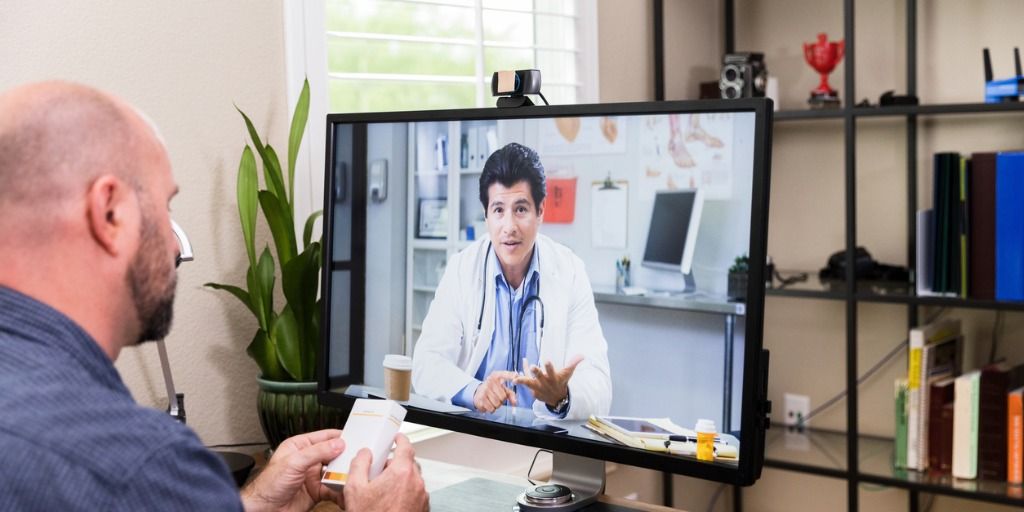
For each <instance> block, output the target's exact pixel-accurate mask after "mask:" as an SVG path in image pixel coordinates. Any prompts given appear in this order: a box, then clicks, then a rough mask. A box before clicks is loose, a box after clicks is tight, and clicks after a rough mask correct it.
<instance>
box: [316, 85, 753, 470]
mask: <svg viewBox="0 0 1024 512" xmlns="http://www.w3.org/2000/svg"><path fill="white" fill-rule="evenodd" d="M728 112H753V113H754V114H755V116H754V141H753V145H754V148H753V156H754V167H753V180H752V181H753V183H752V191H751V203H752V204H751V210H750V212H751V218H750V244H749V247H750V254H749V257H750V261H766V256H767V232H768V200H769V182H770V180H769V178H770V164H771V127H772V118H773V112H772V102H771V100H768V99H765V98H743V99H734V100H688V101H662V102H637V103H604V104H585V105H556V106H532V107H519V108H505V109H501V108H474V109H452V110H424V111H395V112H374V113H353V114H328V115H327V117H326V125H327V130H326V139H327V140H326V147H325V154H326V158H325V162H324V163H325V173H324V177H325V180H324V181H325V190H332V189H333V186H334V183H333V181H334V176H333V175H334V173H333V172H332V171H333V169H332V157H333V155H334V151H335V147H334V142H335V136H334V133H335V130H334V126H336V125H341V124H350V125H352V126H353V129H354V133H359V132H360V131H361V130H359V129H357V128H358V126H359V125H367V124H376V123H415V122H447V121H478V120H501V119H530V118H551V117H596V116H610V115H656V114H674V113H728ZM362 133H363V134H364V135H365V131H362ZM361 140H362V142H363V143H364V144H365V138H362V139H361ZM358 149H359V148H355V147H354V148H353V150H354V151H355V152H356V153H359V151H358ZM354 163H358V162H354ZM352 167H353V168H352V173H353V176H352V181H353V187H352V190H351V193H352V195H353V196H354V202H353V208H352V215H353V217H352V227H353V231H352V235H353V240H352V245H353V247H352V251H353V256H355V255H356V251H357V250H361V251H363V253H365V251H366V244H365V236H366V230H365V226H366V197H365V196H366V194H367V191H366V187H365V186H360V184H365V182H366V180H365V176H362V174H365V173H366V172H367V170H366V169H365V167H361V166H359V165H353V166H352ZM332 205H333V202H332V200H331V194H324V210H323V211H324V215H323V219H324V224H323V230H324V231H323V232H324V233H331V232H333V215H332V213H333V210H332ZM360 205H361V207H360ZM360 236H361V237H363V238H362V239H360V238H359V237H360ZM333 245H334V244H333V243H325V244H324V250H323V251H322V253H323V255H322V258H323V259H322V263H323V266H322V269H323V270H322V272H321V297H323V300H322V301H321V303H322V306H321V313H322V316H321V318H322V325H321V333H320V338H321V340H320V341H321V343H320V350H319V353H318V357H319V358H318V360H317V396H318V400H319V402H320V403H321V404H323V405H325V406H329V407H335V408H338V409H340V410H341V411H342V412H344V413H345V414H347V413H348V411H349V410H350V409H351V407H352V405H353V404H354V402H355V400H356V398H355V397H352V396H349V395H346V394H345V393H344V392H343V391H336V390H335V388H338V387H340V386H344V385H347V384H353V383H357V382H351V381H347V382H346V381H344V380H341V381H339V380H333V381H332V379H330V378H329V376H328V372H329V361H330V328H329V327H330V318H331V311H330V308H331V304H330V297H331V281H332V280H331V279H330V277H331V274H332V267H331V262H332V261H333ZM359 267H362V268H359ZM352 270H353V271H354V272H355V273H354V275H353V280H352V284H353V293H354V294H356V295H357V296H358V297H362V296H363V295H362V293H357V292H359V290H357V285H358V286H360V287H361V289H364V288H365V283H366V279H365V278H366V276H365V266H360V265H357V266H356V268H353V269H352ZM360 271H361V272H362V273H363V275H356V274H358V272H360ZM764 271H765V269H764V266H763V265H751V266H750V269H749V271H748V280H747V293H746V313H745V328H744V329H745V335H744V346H743V361H744V365H743V370H742V375H743V383H742V391H743V395H742V400H741V404H742V405H741V411H742V413H741V414H740V420H739V426H740V435H741V437H740V462H739V463H738V464H737V466H736V467H727V466H724V465H719V464H707V463H703V462H699V461H697V460H696V459H691V458H684V457H678V456H671V455H661V454H656V453H650V452H644V451H642V450H638V449H634V448H629V447H625V446H621V445H615V444H610V443H608V442H602V441H594V440H588V439H583V438H576V437H568V436H565V435H563V434H552V433H545V432H540V431H537V430H533V429H527V428H521V427H514V426H509V425H504V424H500V423H494V422H491V421H487V420H482V419H476V418H468V417H463V416H458V415H452V414H445V413H438V412H431V411H426V410H421V409H414V408H410V409H409V411H408V414H407V416H406V421H410V422H413V423H419V424H423V425H427V426H432V427H437V428H442V429H447V430H452V431H456V432H462V433H466V434H470V435H475V436H480V437H485V438H489V439H495V440H500V441H505V442H510V443H516V444H521V445H526V446H531V447H537V448H545V449H550V450H557V451H560V452H563V453H568V454H572V455H579V456H584V457H593V458H598V459H600V460H604V461H609V462H617V463H621V464H628V465H632V466H637V467H643V468H648V469H653V470H659V471H666V472H670V473H675V474H678V475H684V476H691V477H695V478H701V479H706V480H712V481H717V482H723V483H729V484H734V485H743V486H745V485H751V484H753V483H754V482H755V481H756V480H757V478H758V477H759V476H760V474H761V468H762V466H763V460H764V452H763V450H764V434H765V429H766V427H767V421H766V419H765V417H764V415H763V413H764V411H765V407H764V403H763V400H764V398H765V397H764V395H765V390H764V389H762V388H763V384H762V382H763V379H764V373H765V372H767V365H766V364H764V363H766V359H767V356H766V355H764V356H763V355H762V347H763V333H764V282H765V279H764ZM357 302H358V301H357ZM357 306H358V307H357ZM353 308H354V309H353V311H357V310H358V311H362V306H359V305H357V304H353ZM750 311H758V312H760V313H761V314H759V315H753V316H751V315H750V314H749V312H750ZM352 320H353V322H356V323H358V324H359V325H361V324H362V321H363V319H362V318H355V317H353V318H352ZM357 331H359V332H361V329H357ZM353 347H356V349H353V348H352V347H350V350H351V352H350V353H351V355H352V356H355V355H358V356H359V357H358V358H355V357H353V358H352V361H353V363H355V362H356V361H360V362H362V364H363V365H365V362H364V361H363V354H362V353H363V350H362V347H363V345H362V344H361V343H360V344H353ZM762 359H765V361H762ZM362 373H363V371H362V367H359V368H356V369H353V371H351V372H350V376H355V377H357V378H359V379H361V378H362Z"/></svg>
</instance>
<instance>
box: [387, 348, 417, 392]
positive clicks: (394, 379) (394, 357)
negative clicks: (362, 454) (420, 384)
mask: <svg viewBox="0 0 1024 512" xmlns="http://www.w3.org/2000/svg"><path fill="white" fill-rule="evenodd" d="M410 388H412V358H410V357H408V356H403V355H400V354H388V355H386V356H384V392H385V393H386V394H387V396H388V398H389V399H391V400H394V401H396V402H407V401H408V400H409V390H410Z"/></svg>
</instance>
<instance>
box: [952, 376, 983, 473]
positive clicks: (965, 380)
mask: <svg viewBox="0 0 1024 512" xmlns="http://www.w3.org/2000/svg"><path fill="white" fill-rule="evenodd" d="M980 383H981V371H980V370H974V371H972V372H970V373H965V374H963V375H961V376H959V377H957V378H956V382H955V383H954V390H953V395H954V397H953V468H952V473H953V476H954V477H955V478H966V479H975V478H977V477H978V398H979V391H980V389H979V387H980Z"/></svg>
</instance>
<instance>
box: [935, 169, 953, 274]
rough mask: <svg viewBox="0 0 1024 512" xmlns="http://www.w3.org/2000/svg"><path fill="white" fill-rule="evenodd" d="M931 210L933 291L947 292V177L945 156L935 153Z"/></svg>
mask: <svg viewBox="0 0 1024 512" xmlns="http://www.w3.org/2000/svg"><path fill="white" fill-rule="evenodd" d="M932 173H933V175H932V176H933V177H932V208H933V209H934V210H935V222H934V224H933V225H932V228H933V229H934V234H933V236H932V243H933V244H934V246H935V249H934V251H933V253H934V255H935V261H934V264H933V266H932V286H933V290H934V291H936V292H939V293H942V292H946V291H949V289H948V286H947V277H948V262H947V261H946V260H947V255H948V254H949V250H948V247H947V245H948V243H949V242H948V240H947V233H948V231H947V230H948V227H949V208H948V185H947V183H948V181H949V179H948V177H947V173H946V154H945V153H936V154H935V155H934V157H933V169H932Z"/></svg>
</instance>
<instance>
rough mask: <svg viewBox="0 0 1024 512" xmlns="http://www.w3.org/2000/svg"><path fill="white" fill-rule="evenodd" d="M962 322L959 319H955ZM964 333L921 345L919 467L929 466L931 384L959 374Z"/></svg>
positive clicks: (918, 430) (918, 432) (918, 428)
mask: <svg viewBox="0 0 1024 512" xmlns="http://www.w3.org/2000/svg"><path fill="white" fill-rule="evenodd" d="M956 323H957V325H959V322H956ZM962 354H963V336H953V337H947V338H941V339H936V340H935V341H934V342H932V343H926V344H925V345H924V347H923V348H922V349H921V385H920V404H921V405H920V408H921V410H920V414H919V418H920V421H919V422H918V425H917V443H918V457H919V459H918V468H919V469H922V470H924V469H928V460H929V458H928V441H929V428H930V425H929V423H928V412H929V411H928V407H929V405H930V403H931V386H932V384H934V383H935V382H938V381H940V380H942V379H945V378H947V377H955V376H957V375H960V368H961V366H962V364H961V358H962Z"/></svg>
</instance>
